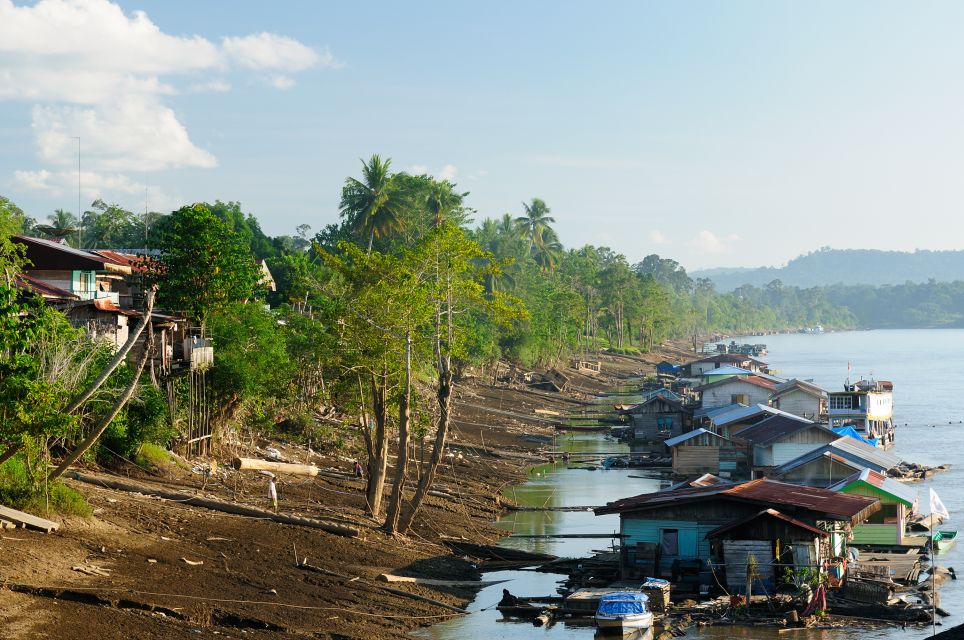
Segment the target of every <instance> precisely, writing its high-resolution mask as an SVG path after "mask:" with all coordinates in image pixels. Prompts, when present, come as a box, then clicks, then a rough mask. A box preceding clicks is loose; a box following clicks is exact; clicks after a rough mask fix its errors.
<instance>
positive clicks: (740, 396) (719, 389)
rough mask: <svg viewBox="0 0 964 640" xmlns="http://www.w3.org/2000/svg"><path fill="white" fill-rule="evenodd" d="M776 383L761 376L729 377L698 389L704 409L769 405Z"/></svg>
mask: <svg viewBox="0 0 964 640" xmlns="http://www.w3.org/2000/svg"><path fill="white" fill-rule="evenodd" d="M775 387H776V383H775V382H773V381H772V380H767V379H766V378H761V377H760V376H746V377H735V376H734V377H729V378H724V379H722V380H717V381H716V382H710V383H708V384H704V385H702V386H700V387H697V388H696V391H697V392H699V394H700V399H701V402H702V404H703V407H704V408H711V407H722V406H726V405H728V404H734V403H739V404H744V405H752V404H768V403H769V402H770V393H772V392H773V389H774V388H775Z"/></svg>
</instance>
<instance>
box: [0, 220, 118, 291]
mask: <svg viewBox="0 0 964 640" xmlns="http://www.w3.org/2000/svg"><path fill="white" fill-rule="evenodd" d="M12 240H13V241H14V242H15V243H17V244H20V245H23V246H24V248H25V250H26V257H27V260H28V261H29V262H30V264H29V266H27V268H26V269H25V273H26V275H27V276H29V277H30V278H32V279H34V280H37V281H40V282H43V283H45V284H47V285H50V286H53V287H57V288H58V289H62V290H64V291H69V292H70V293H71V294H72V295H73V296H76V297H77V299H78V300H82V301H83V300H103V299H106V300H110V301H111V302H112V303H113V304H115V305H117V306H120V303H121V301H120V297H119V295H118V292H117V286H116V283H117V282H120V281H123V280H124V279H125V277H126V276H129V275H130V274H131V268H130V266H128V265H126V264H122V263H120V262H117V261H115V260H112V259H110V258H107V257H104V256H101V255H98V254H96V253H92V252H90V251H83V250H82V249H74V248H73V247H69V246H67V245H65V244H59V243H57V242H54V241H52V240H45V239H43V238H32V237H30V236H19V235H18V236H13V238H12Z"/></svg>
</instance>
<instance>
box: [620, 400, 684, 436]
mask: <svg viewBox="0 0 964 640" xmlns="http://www.w3.org/2000/svg"><path fill="white" fill-rule="evenodd" d="M670 393H671V392H667V394H654V395H652V396H651V397H650V398H649V399H648V400H645V401H644V402H641V403H639V404H636V405H632V406H630V407H627V408H624V409H623V410H622V411H620V413H623V414H625V415H627V416H629V420H630V424H631V425H632V427H633V433H634V438H635V439H636V440H637V441H647V442H653V441H658V442H662V441H664V440H666V439H667V438H672V437H674V436H678V435H680V434H681V433H683V432H684V431H688V430H689V429H690V428H691V427H692V425H693V410H692V409H691V408H690V407H687V406H686V405H685V404H683V400H682V399H681V398H679V397H678V396H675V394H673V395H668V394H670Z"/></svg>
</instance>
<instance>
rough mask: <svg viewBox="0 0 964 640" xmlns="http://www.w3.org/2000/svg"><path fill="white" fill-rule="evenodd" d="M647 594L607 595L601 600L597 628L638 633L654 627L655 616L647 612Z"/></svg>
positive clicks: (618, 593) (597, 613) (617, 593)
mask: <svg viewBox="0 0 964 640" xmlns="http://www.w3.org/2000/svg"><path fill="white" fill-rule="evenodd" d="M646 602H647V597H646V594H644V593H641V592H639V591H618V592H616V593H607V594H606V595H604V596H603V597H602V598H600V599H599V607H598V608H597V609H596V626H597V627H599V628H600V629H606V630H612V631H621V632H623V633H625V632H627V631H636V630H639V629H648V628H650V627H652V626H653V614H652V613H651V612H649V611H647V610H646Z"/></svg>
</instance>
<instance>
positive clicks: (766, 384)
mask: <svg viewBox="0 0 964 640" xmlns="http://www.w3.org/2000/svg"><path fill="white" fill-rule="evenodd" d="M743 383H746V384H752V385H753V386H755V387H760V388H761V389H766V390H767V391H773V389H774V387H776V386H777V383H776V382H774V381H773V380H767V379H766V378H761V377H760V376H757V375H752V376H747V377H745V378H736V377H731V378H723V379H722V380H717V381H716V382H709V383H707V384H704V385H703V386H701V387H697V388H696V391H703V390H704V389H710V388H713V387H720V386H723V385H725V384H743Z"/></svg>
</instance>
